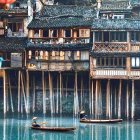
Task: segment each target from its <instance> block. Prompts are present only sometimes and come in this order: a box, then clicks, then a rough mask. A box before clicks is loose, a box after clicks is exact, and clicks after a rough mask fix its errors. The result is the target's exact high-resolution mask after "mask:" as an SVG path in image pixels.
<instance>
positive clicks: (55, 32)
mask: <svg viewBox="0 0 140 140" xmlns="http://www.w3.org/2000/svg"><path fill="white" fill-rule="evenodd" d="M50 37H58V30H50Z"/></svg>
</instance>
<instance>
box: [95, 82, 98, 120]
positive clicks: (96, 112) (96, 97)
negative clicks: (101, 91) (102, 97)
mask: <svg viewBox="0 0 140 140" xmlns="http://www.w3.org/2000/svg"><path fill="white" fill-rule="evenodd" d="M97 116H98V80H96V91H95V119H97Z"/></svg>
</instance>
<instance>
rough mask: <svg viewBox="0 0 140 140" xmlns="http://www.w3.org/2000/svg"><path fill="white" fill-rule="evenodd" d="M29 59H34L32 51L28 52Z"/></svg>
mask: <svg viewBox="0 0 140 140" xmlns="http://www.w3.org/2000/svg"><path fill="white" fill-rule="evenodd" d="M28 58H29V59H31V58H32V51H31V50H30V51H29V52H28Z"/></svg>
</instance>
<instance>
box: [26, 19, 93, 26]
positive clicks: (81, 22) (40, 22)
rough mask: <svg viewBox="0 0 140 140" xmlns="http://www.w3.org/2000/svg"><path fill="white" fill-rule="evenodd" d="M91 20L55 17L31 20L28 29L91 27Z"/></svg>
mask: <svg viewBox="0 0 140 140" xmlns="http://www.w3.org/2000/svg"><path fill="white" fill-rule="evenodd" d="M91 25H92V19H91V18H83V17H57V18H39V19H33V20H32V22H31V23H30V24H29V25H28V28H61V27H81V26H88V27H89V26H91Z"/></svg>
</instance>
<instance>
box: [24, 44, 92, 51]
mask: <svg viewBox="0 0 140 140" xmlns="http://www.w3.org/2000/svg"><path fill="white" fill-rule="evenodd" d="M91 47H92V44H90V43H88V44H31V43H28V45H27V48H26V49H28V50H29V49H32V50H36V49H39V50H56V51H59V50H90V48H91Z"/></svg>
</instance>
